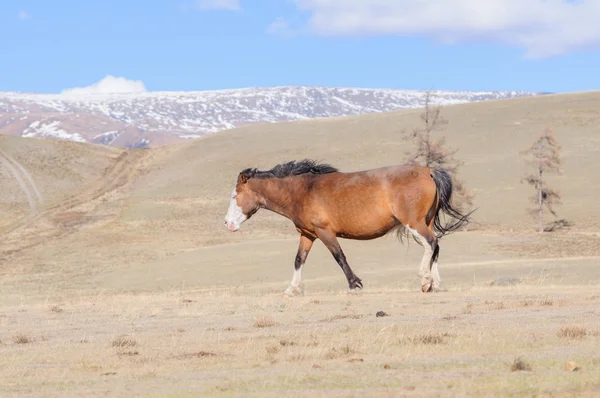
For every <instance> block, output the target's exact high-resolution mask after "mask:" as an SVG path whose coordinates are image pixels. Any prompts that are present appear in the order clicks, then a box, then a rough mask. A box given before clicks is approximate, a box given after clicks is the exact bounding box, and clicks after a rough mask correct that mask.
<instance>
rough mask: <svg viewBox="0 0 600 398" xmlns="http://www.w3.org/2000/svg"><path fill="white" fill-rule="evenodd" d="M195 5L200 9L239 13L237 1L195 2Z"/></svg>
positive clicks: (204, 0)
mask: <svg viewBox="0 0 600 398" xmlns="http://www.w3.org/2000/svg"><path fill="white" fill-rule="evenodd" d="M196 5H197V6H198V8H200V9H205V10H208V9H213V10H230V11H241V9H242V6H241V5H240V1H239V0H197V1H196Z"/></svg>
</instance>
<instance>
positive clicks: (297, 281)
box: [283, 235, 314, 296]
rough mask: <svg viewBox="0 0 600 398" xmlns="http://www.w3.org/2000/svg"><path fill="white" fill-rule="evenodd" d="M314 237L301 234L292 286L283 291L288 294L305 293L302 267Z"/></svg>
mask: <svg viewBox="0 0 600 398" xmlns="http://www.w3.org/2000/svg"><path fill="white" fill-rule="evenodd" d="M313 242H314V239H313V238H310V237H308V236H305V235H300V244H299V245H298V252H297V253H296V260H295V261H294V276H293V277H292V282H291V283H290V286H289V287H288V288H287V289H285V292H283V294H284V295H286V296H296V295H300V296H301V295H303V294H304V289H303V288H302V268H303V267H304V263H305V262H306V258H307V257H308V253H309V252H310V249H311V248H312V245H313Z"/></svg>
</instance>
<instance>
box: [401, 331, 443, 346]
mask: <svg viewBox="0 0 600 398" xmlns="http://www.w3.org/2000/svg"><path fill="white" fill-rule="evenodd" d="M447 337H450V334H448V333H425V334H421V335H417V336H413V337H409V338H408V339H407V340H409V341H410V342H412V343H413V344H431V345H436V344H444V343H445V342H446V338H447Z"/></svg>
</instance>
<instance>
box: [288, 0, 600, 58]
mask: <svg viewBox="0 0 600 398" xmlns="http://www.w3.org/2000/svg"><path fill="white" fill-rule="evenodd" d="M294 2H295V3H296V5H297V6H298V8H299V9H301V10H304V11H308V12H309V13H310V18H309V22H308V23H309V27H310V29H311V30H312V31H313V32H314V33H316V34H319V35H346V36H367V35H407V36H408V35H420V36H427V37H431V38H434V39H437V40H440V41H443V42H466V41H480V42H481V41H487V42H496V43H504V44H509V45H515V46H518V47H521V48H524V49H525V51H526V56H528V57H532V58H536V57H550V56H555V55H560V54H564V53H567V52H570V51H575V50H582V49H591V48H595V47H600V0H419V1H415V0H294Z"/></svg>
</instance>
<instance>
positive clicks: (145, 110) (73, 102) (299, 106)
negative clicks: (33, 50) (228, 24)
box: [0, 87, 540, 148]
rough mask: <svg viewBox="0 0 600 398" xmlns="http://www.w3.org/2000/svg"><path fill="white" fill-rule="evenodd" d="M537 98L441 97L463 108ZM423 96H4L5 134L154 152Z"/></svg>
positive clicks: (321, 91)
mask: <svg viewBox="0 0 600 398" xmlns="http://www.w3.org/2000/svg"><path fill="white" fill-rule="evenodd" d="M539 94H540V93H533V92H515V91H507V92H469V91H437V92H435V97H434V98H433V101H434V102H436V103H439V104H444V105H448V104H459V103H468V102H474V101H486V100H494V99H505V98H515V97H521V96H533V95H539ZM424 95H425V92H423V91H411V90H387V89H358V88H332V87H269V88H247V89H235V90H219V91H199V92H148V93H132V94H126V93H125V94H122V93H121V94H88V95H68V94H60V95H50V94H25V93H23V94H22V93H0V134H5V135H16V136H22V137H41V138H43V137H46V138H55V139H63V140H71V141H76V142H88V143H96V144H102V145H109V146H115V147H122V148H142V147H156V146H161V145H164V144H168V143H173V142H177V141H185V140H189V139H193V138H198V137H201V136H203V135H206V134H210V133H214V132H217V131H221V130H226V129H230V128H234V127H239V126H243V125H251V124H261V123H274V122H282V121H294V120H302V119H312V118H324V117H332V116H345V115H356V114H365V113H374V112H386V111H392V110H397V109H403V108H415V107H420V106H422V103H423V98H424Z"/></svg>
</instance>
